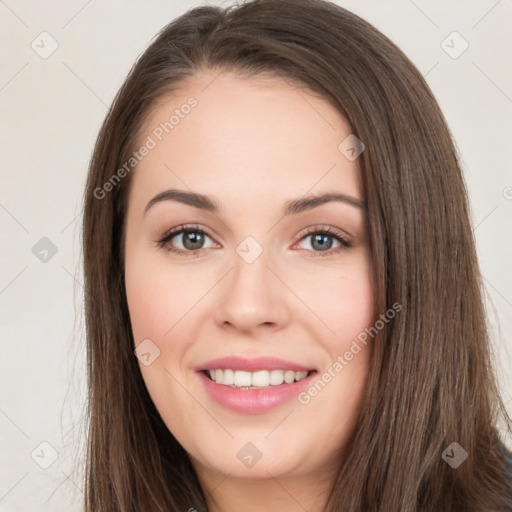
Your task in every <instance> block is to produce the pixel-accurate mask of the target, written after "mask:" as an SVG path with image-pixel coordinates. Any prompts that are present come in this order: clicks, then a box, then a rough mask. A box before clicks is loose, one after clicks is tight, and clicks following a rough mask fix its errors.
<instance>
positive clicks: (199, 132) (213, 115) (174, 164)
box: [131, 71, 362, 204]
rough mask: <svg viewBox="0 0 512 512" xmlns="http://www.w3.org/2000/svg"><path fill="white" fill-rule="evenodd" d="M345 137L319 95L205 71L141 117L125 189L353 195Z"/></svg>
mask: <svg viewBox="0 0 512 512" xmlns="http://www.w3.org/2000/svg"><path fill="white" fill-rule="evenodd" d="M350 134H351V127H350V125H349V124H348V122H347V121H346V120H345V119H344V118H343V117H342V116H341V115H340V113H339V112H338V111H337V110H336V109H335V108H334V107H333V106H332V105H331V104H330V103H329V102H328V101H327V100H326V99H324V98H321V97H318V96H317V95H314V94H313V93H310V92H306V91H305V90H304V89H299V88H297V87H296V86H294V85H292V84H291V83H289V82H288V81H286V80H284V79H282V78H279V77H267V76H256V77H240V76H237V75H235V74H233V73H226V72H224V73H221V74H218V75H215V74H214V73H213V72H208V71H204V72H201V73H199V74H197V75H194V76H192V77H190V78H188V79H187V81H186V82H184V83H183V84H182V86H181V87H180V89H179V90H177V91H175V92H173V93H172V94H170V95H168V96H165V97H162V98H160V100H159V101H158V102H157V103H156V104H155V106H154V108H153V109H152V111H151V112H150V114H149V116H148V117H147V119H146V122H145V123H144V126H143V129H142V130H141V136H140V137H139V145H138V146H137V147H139V146H143V145H144V144H147V145H148V147H149V146H151V150H150V151H148V152H147V155H146V156H144V157H143V158H142V159H141V161H140V162H139V163H138V164H137V167H136V172H134V175H133V182H132V185H131V189H132V192H131V194H132V195H133V196H134V197H136V198H137V197H148V196H149V195H150V194H155V193H158V192H160V191H161V190H162V189H164V188H171V187H179V188H182V189H190V190H193V191H197V192H204V193H208V194H211V195H213V196H216V197H219V198H224V199H225V200H226V201H239V202H240V203H244V202H245V204H248V203H247V201H254V203H255V204H257V203H258V198H259V199H260V200H261V198H262V197H265V201H268V200H270V199H271V198H272V197H274V196H275V198H276V201H278V200H280V199H279V198H282V196H283V195H286V196H290V197H295V196H298V195H302V194H305V193H307V192H308V191H311V192H312V193H314V192H316V191H318V192H325V191H332V190H333V191H337V192H342V193H345V194H349V195H352V196H354V197H358V198H362V190H361V179H360V172H359V169H358V165H357V161H351V160H349V159H347V157H346V156H345V154H344V153H343V152H342V151H341V150H340V149H339V146H340V143H342V141H344V140H345V139H346V138H347V136H349V135H350ZM223 202H224V201H223ZM260 204H261V201H260Z"/></svg>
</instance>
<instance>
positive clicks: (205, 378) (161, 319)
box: [125, 72, 373, 482]
mask: <svg viewBox="0 0 512 512" xmlns="http://www.w3.org/2000/svg"><path fill="white" fill-rule="evenodd" d="M191 98H193V99H191ZM187 105H188V106H187ZM171 116H174V117H171ZM165 123H167V125H166V124H165ZM144 129H145V131H144V133H143V135H142V137H141V139H140V140H139V143H140V144H139V146H138V147H141V146H143V145H145V146H146V150H141V151H138V157H137V158H138V159H140V162H139V163H138V165H137V167H136V170H134V171H133V176H132V178H133V182H132V184H131V189H130V196H129V205H128V211H127V219H126V220H127V224H126V275H125V279H126V291H127V298H128V306H129V311H130V317H131V323H132V329H133V336H134V340H135V345H136V346H137V347H138V349H137V357H138V358H139V366H140V369H141V372H142V376H143V378H144V381H145V383H146V386H147V389H148V391H149V394H150V395H151V398H152V400H153V401H154V403H155V406H156V407H157V409H158V411H159V413H160V415H161V416H162V419H163V421H164V422H165V423H166V425H167V426H168V428H169V430H170V431H171V432H172V434H173V435H174V436H175V437H176V439H177V440H178V441H179V442H180V443H181V445H182V446H183V447H184V448H185V449H186V450H187V451H188V452H189V454H190V456H191V458H192V461H193V464H194V466H195V468H196V471H197V472H198V474H199V475H200V477H201V478H204V479H207V478H208V475H210V476H211V478H212V480H211V481H212V482H213V480H214V476H213V475H216V476H217V477H219V475H218V473H219V472H220V473H222V474H225V475H227V474H230V475H231V476H232V477H243V478H247V477H249V478H251V477H252V478H269V474H270V475H272V476H273V477H275V478H278V479H279V477H280V476H281V477H284V476H293V475H296V476H306V475H309V474H312V473H313V472H314V473H315V474H316V475H320V474H322V475H326V474H327V472H328V471H329V472H330V471H332V469H333V468H334V465H335V464H336V461H337V460H338V457H339V452H340V449H341V448H342V447H343V446H344V445H345V443H346V441H347V439H348V437H349V435H350V434H351V433H352V432H353V428H354V422H355V419H356V415H357V413H358V408H359V404H360V399H361V397H362V394H363V392H364V387H365V381H366V378H367V374H368V369H369V360H370V353H371V348H370V345H366V346H365V345H364V344H362V343H359V346H360V347H361V348H360V349H359V351H357V352H356V349H354V344H353V342H354V340H356V338H357V336H358V335H359V334H360V333H361V332H362V331H364V329H365V328H366V327H368V326H370V325H372V320H373V316H372V311H373V302H372V285H371V268H370V258H369V256H370V255H369V247H368V240H367V232H366V226H365V213H364V209H363V208H361V207H360V206H358V204H359V203H360V202H362V201H364V195H363V194H364V191H363V190H362V184H361V176H360V172H359V170H358V165H357V158H356V157H357V152H358V150H359V149H360V148H358V147H357V146H355V145H354V142H353V139H351V138H349V139H347V140H345V139H346V138H347V137H348V136H349V135H350V134H351V128H350V126H349V125H348V124H347V122H346V121H345V120H344V119H343V118H342V117H341V116H340V115H339V113H338V112H337V111H336V110H335V109H334V108H333V107H332V106H331V105H330V104H329V103H328V102H327V101H325V100H324V99H320V98H318V97H316V96H313V95H311V94H308V93H306V92H304V91H299V90H298V89H296V88H294V87H292V86H290V85H288V84H287V82H285V81H284V80H281V79H277V78H275V79H270V78H263V77H261V76H260V77H257V78H240V77H238V78H237V77H236V76H235V75H234V74H231V73H223V74H221V75H219V76H217V77H216V78H215V75H213V74H210V73H209V72H203V73H201V74H199V75H196V76H195V77H194V78H193V79H191V80H189V81H188V82H187V84H186V86H185V84H184V85H183V87H182V89H181V90H180V92H177V93H174V94H173V95H172V97H167V98H165V100H163V101H161V102H159V104H158V106H157V107H156V108H155V109H154V110H153V112H152V113H151V115H150V117H149V118H148V120H147V122H146V124H145V128H144ZM343 141H345V142H343ZM340 144H341V146H340ZM351 148H353V149H354V151H352V150H351ZM172 190H174V191H179V193H178V192H170V191H172ZM323 194H339V195H340V198H341V200H331V201H327V202H323V201H319V202H318V203H315V202H314V201H313V202H307V201H305V200H306V199H307V198H311V197H313V196H315V197H317V196H321V195H323ZM203 196H207V197H208V200H207V199H205V198H203ZM155 198H156V199H155ZM347 198H348V199H347ZM297 201H298V203H297V204H295V206H293V205H294V203H295V202H297ZM214 207H215V208H214ZM180 226H185V227H186V228H187V229H189V230H190V232H189V233H188V234H187V233H183V232H181V233H180V231H179V230H180ZM173 228H177V230H176V231H175V232H174V233H172V234H170V235H169V236H166V234H168V233H169V231H170V230H171V229H173ZM325 230H328V232H324V231H325ZM322 232H324V233H322ZM164 238H165V241H162V240H163V239H164ZM139 344H140V346H139ZM347 352H350V353H351V354H352V357H350V358H349V357H348V356H346V354H347ZM134 357H135V356H134ZM341 361H343V363H342V362H341ZM336 363H337V364H336ZM340 367H341V369H340ZM209 370H211V371H212V375H213V377H214V379H216V380H217V381H218V382H215V381H214V380H211V378H210V376H209V374H210V372H209ZM306 372H308V373H307V374H306ZM306 375H307V376H306ZM329 376H330V377H329ZM283 379H284V382H283ZM318 380H320V381H321V382H320V383H318ZM292 381H293V383H292ZM315 382H317V384H316V387H315ZM236 385H237V387H234V386H236ZM247 388H248V389H247ZM217 479H218V481H220V478H217Z"/></svg>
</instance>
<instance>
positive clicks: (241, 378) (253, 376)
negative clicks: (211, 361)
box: [208, 369, 308, 388]
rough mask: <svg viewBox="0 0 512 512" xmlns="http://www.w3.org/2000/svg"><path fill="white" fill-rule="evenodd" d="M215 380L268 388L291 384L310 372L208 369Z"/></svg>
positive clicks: (231, 384) (225, 383)
mask: <svg viewBox="0 0 512 512" xmlns="http://www.w3.org/2000/svg"><path fill="white" fill-rule="evenodd" d="M208 373H209V375H210V377H211V379H212V380H213V381H215V382H216V383H217V384H223V385H225V386H232V387H239V388H242V387H251V386H252V387H255V388H266V387H269V386H279V385H281V384H283V382H284V383H286V384H291V383H292V382H296V381H299V380H302V379H304V378H306V377H307V375H308V372H294V371H292V370H286V371H285V370H270V371H267V370H259V371H257V372H245V371H242V370H229V369H226V370H220V369H215V370H208Z"/></svg>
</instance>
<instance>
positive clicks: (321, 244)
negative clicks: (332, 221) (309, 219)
mask: <svg viewBox="0 0 512 512" xmlns="http://www.w3.org/2000/svg"><path fill="white" fill-rule="evenodd" d="M326 238H327V239H330V243H326V242H325V239H326ZM317 242H318V243H319V246H318V247H315V244H316V243H317ZM331 246H332V237H331V236H329V235H324V234H322V233H318V234H316V235H315V236H314V237H313V247H314V248H315V249H317V248H319V249H320V250H321V251H324V250H328V249H330V248H331Z"/></svg>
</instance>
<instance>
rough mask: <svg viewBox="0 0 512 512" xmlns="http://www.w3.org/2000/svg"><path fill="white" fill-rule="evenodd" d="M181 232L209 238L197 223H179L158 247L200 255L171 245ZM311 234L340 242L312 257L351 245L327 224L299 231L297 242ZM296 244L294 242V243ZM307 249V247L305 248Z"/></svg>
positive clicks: (331, 252)
mask: <svg viewBox="0 0 512 512" xmlns="http://www.w3.org/2000/svg"><path fill="white" fill-rule="evenodd" d="M182 233H201V234H203V235H206V236H207V237H208V238H211V237H210V236H209V235H208V233H206V231H204V230H203V229H201V228H200V227H199V226H197V225H181V226H177V227H175V228H172V229H171V230H169V231H167V232H166V233H165V234H164V235H163V237H162V238H161V239H160V240H159V241H158V242H157V243H158V246H159V247H160V248H162V249H163V248H165V247H166V246H167V251H168V252H173V253H175V254H180V255H183V256H185V257H197V256H200V254H201V251H202V250H203V249H196V250H193V251H184V250H182V249H177V248H175V247H173V246H172V245H171V244H170V243H169V242H170V241H171V240H172V239H173V238H174V237H175V236H177V235H180V234H182ZM311 235H328V236H330V237H332V238H334V239H336V240H337V241H338V242H340V245H339V247H336V248H334V249H329V250H327V251H310V252H313V254H314V256H313V257H317V256H318V257H320V258H323V257H326V256H332V255H333V254H337V253H338V252H340V251H343V250H345V249H348V248H350V247H352V242H350V240H347V239H346V238H344V237H342V236H341V235H339V234H338V233H335V232H334V231H332V230H331V229H330V228H329V227H327V226H313V227H311V228H308V229H307V230H306V232H304V233H301V238H300V239H299V242H301V241H302V240H303V239H304V238H307V237H308V236H311ZM294 245H296V244H294ZM306 250H308V251H309V249H306Z"/></svg>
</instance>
